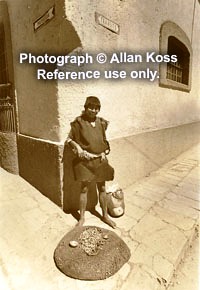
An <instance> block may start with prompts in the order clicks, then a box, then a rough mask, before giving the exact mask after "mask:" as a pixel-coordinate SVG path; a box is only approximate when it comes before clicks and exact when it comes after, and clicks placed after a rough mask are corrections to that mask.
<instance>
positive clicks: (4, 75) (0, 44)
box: [0, 25, 9, 99]
mask: <svg viewBox="0 0 200 290" xmlns="http://www.w3.org/2000/svg"><path fill="white" fill-rule="evenodd" d="M8 96H9V88H8V68H7V64H6V51H5V34H4V29H3V25H1V26H0V99H5V98H7V97H8Z"/></svg>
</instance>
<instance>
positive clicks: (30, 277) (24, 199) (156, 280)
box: [0, 146, 200, 290]
mask: <svg viewBox="0 0 200 290" xmlns="http://www.w3.org/2000/svg"><path fill="white" fill-rule="evenodd" d="M199 153H200V146H195V147H193V148H192V149H190V150H189V151H187V152H185V153H183V154H182V155H180V156H179V157H178V158H176V159H173V160H172V161H170V162H169V163H167V164H165V165H164V166H163V167H162V168H161V169H159V170H158V171H156V172H154V173H152V174H151V175H150V176H148V177H145V178H143V179H142V180H140V181H138V182H137V183H134V184H133V185H132V186H130V187H128V188H125V189H124V192H125V202H126V213H125V215H124V216H123V217H121V218H119V219H116V222H117V225H118V228H117V229H116V230H114V231H115V232H116V233H117V234H118V235H119V236H120V237H121V238H122V239H123V240H124V241H125V242H126V243H127V244H128V246H129V248H130V250H131V258H130V260H129V262H128V263H126V264H125V265H124V266H123V267H122V268H121V269H120V270H119V271H118V273H116V274H115V275H114V276H112V277H110V278H108V279H106V280H101V281H80V280H75V279H71V278H69V277H67V276H65V275H64V274H62V273H61V272H60V271H59V270H58V269H57V268H56V267H55V264H54V260H53V253H54V250H55V248H56V246H57V244H58V242H59V241H60V240H61V238H62V237H63V236H64V235H65V234H66V233H67V232H68V231H70V230H71V229H72V228H73V226H74V225H75V223H76V220H75V219H74V217H72V216H71V215H70V214H65V213H64V212H62V210H61V209H59V208H58V207H57V206H56V205H55V204H53V203H52V202H51V201H49V200H48V199H47V198H46V197H44V196H43V195H42V194H41V193H40V192H38V191H37V190H36V189H35V188H34V187H32V186H31V185H30V184H29V183H27V182H26V181H25V180H24V179H22V178H21V177H19V176H16V175H12V174H10V173H8V172H6V171H5V170H3V169H0V184H1V185H0V208H1V210H0V250H1V253H0V265H1V267H0V285H1V289H2V290H19V289H20V290H42V289H45V290H71V289H73V290H82V289H87V290H90V289H91V290H105V289H106V290H128V289H135V290H157V289H159V290H160V289H165V288H167V286H168V285H169V282H170V280H171V278H172V275H173V273H174V271H175V269H176V267H177V265H178V264H179V262H180V260H181V259H182V258H183V256H184V254H185V252H186V251H187V248H188V246H189V245H190V243H191V242H192V240H193V239H194V237H195V235H196V234H197V231H198V221H199V219H198V218H199V188H200V187H199V182H200V174H199V173H200V167H199V159H200V154H199ZM97 210H98V211H99V210H100V209H99V208H97ZM86 225H95V226H100V227H105V228H107V229H110V228H109V227H108V226H107V225H105V224H103V223H102V221H101V220H100V219H98V218H97V217H96V216H93V215H91V214H90V213H89V212H87V213H86Z"/></svg>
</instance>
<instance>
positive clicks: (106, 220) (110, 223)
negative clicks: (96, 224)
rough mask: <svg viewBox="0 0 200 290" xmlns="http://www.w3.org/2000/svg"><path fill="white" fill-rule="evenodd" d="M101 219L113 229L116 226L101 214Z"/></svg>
mask: <svg viewBox="0 0 200 290" xmlns="http://www.w3.org/2000/svg"><path fill="white" fill-rule="evenodd" d="M102 220H103V221H104V223H106V224H108V225H109V226H111V227H112V228H113V229H115V228H116V227H117V225H116V223H115V222H113V221H112V220H111V219H110V218H109V217H108V216H103V217H102Z"/></svg>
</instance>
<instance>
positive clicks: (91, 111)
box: [85, 105, 100, 118]
mask: <svg viewBox="0 0 200 290" xmlns="http://www.w3.org/2000/svg"><path fill="white" fill-rule="evenodd" d="M99 111H100V110H99V107H98V106H95V105H89V106H88V107H87V108H86V110H85V112H86V115H87V116H88V117H90V118H94V117H96V115H97V114H98V113H99Z"/></svg>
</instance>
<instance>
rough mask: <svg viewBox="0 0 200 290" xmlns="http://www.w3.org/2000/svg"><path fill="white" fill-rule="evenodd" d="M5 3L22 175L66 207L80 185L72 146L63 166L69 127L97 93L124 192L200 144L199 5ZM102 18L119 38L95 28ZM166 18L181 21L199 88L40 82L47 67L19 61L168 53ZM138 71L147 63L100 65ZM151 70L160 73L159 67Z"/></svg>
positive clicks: (87, 0) (176, 0)
mask: <svg viewBox="0 0 200 290" xmlns="http://www.w3.org/2000/svg"><path fill="white" fill-rule="evenodd" d="M6 2H7V4H8V10H9V14H10V21H11V33H12V45H13V59H14V74H15V89H16V98H17V102H18V115H19V132H18V153H19V172H20V175H22V176H23V177H24V178H25V179H27V180H28V181H29V182H30V183H31V184H33V185H34V186H36V187H37V188H38V189H39V190H40V191H41V192H42V193H44V194H45V195H46V196H48V197H49V198H50V199H52V200H53V201H54V202H56V203H57V204H58V205H59V206H64V208H65V209H68V208H70V206H69V205H68V204H66V203H67V201H69V199H68V195H70V191H72V190H75V188H78V185H74V184H71V183H70V182H69V180H68V179H67V177H66V176H67V174H68V173H67V172H68V170H70V168H69V167H70V166H71V165H70V164H71V163H70V158H69V159H68V155H67V153H66V150H64V157H63V160H64V164H63V163H62V162H61V160H62V150H63V144H64V141H65V139H66V136H67V132H68V131H69V128H70V125H69V124H70V122H71V121H72V120H73V119H74V118H75V117H76V116H77V115H79V114H80V112H81V110H82V108H83V104H84V101H85V97H86V96H88V95H96V96H98V97H99V98H100V100H101V103H102V109H101V112H100V115H101V116H103V117H104V118H106V119H108V120H109V121H110V125H109V128H108V132H107V135H108V138H109V140H110V142H111V149H112V151H111V155H110V160H111V163H112V164H113V165H114V167H115V171H116V180H117V181H119V182H120V183H121V184H122V186H123V187H126V185H127V184H130V183H131V182H133V181H135V180H136V179H138V178H140V177H142V176H145V175H146V174H148V173H149V172H151V171H152V170H155V169H157V168H158V167H159V166H160V165H161V164H163V163H164V162H166V161H168V160H170V159H171V158H173V157H175V156H177V155H178V154H180V153H181V152H182V151H184V150H186V149H187V148H189V147H190V146H192V145H193V144H194V143H196V142H198V140H199V139H198V137H199V125H198V123H197V122H198V121H199V115H200V114H199V112H200V110H199V109H200V103H199V78H200V70H199V68H198V66H197V64H198V63H199V61H200V53H199V48H200V39H199V32H200V27H199V24H198V22H197V20H198V19H199V16H200V5H199V3H198V2H197V1H196V0H193V1H188V2H187V1H184V0H173V1H165V0H160V1H156V2H155V3H154V4H152V3H151V1H148V0H144V1H142V3H141V1H139V0H135V1H132V0H127V1H120V0H117V1H111V0H109V1H106V0H102V1H97V0H93V1H91V0H84V1H76V0H70V1H69V0H47V1H39V0H23V1H22V0H7V1H6ZM194 4H195V5H194ZM54 5H55V17H54V18H53V19H52V20H51V21H49V22H48V23H47V24H46V25H44V26H42V27H41V28H40V29H38V30H37V31H34V29H33V24H34V22H35V21H36V20H37V19H38V18H39V17H40V16H42V15H43V14H44V13H45V12H46V11H47V10H48V9H49V8H50V7H52V6H54ZM194 7H195V10H194ZM95 12H97V13H100V14H102V15H103V16H105V17H107V18H108V19H110V20H111V21H114V22H115V23H117V24H118V25H119V26H120V33H119V34H115V33H113V32H111V31H110V30H108V29H106V28H104V27H102V26H100V25H99V24H98V23H96V21H95ZM165 21H172V22H174V23H176V24H177V25H178V26H179V27H180V28H181V29H182V30H183V31H184V32H185V33H186V35H187V37H188V39H189V40H190V42H191V45H192V49H193V55H192V86H191V91H190V92H183V91H178V90H172V89H166V88H163V87H160V86H159V80H158V79H156V80H155V81H154V82H150V81H147V80H120V81H119V80H113V81H112V80H104V79H100V80H96V81H94V80H93V81H83V82H82V81H52V80H51V81H48V80H47V81H39V80H37V79H36V69H37V68H38V66H36V65H31V64H19V54H20V53H21V52H28V53H29V52H30V53H33V54H35V55H42V54H45V53H48V54H53V55H55V54H58V55H65V54H68V53H72V54H73V53H80V54H81V53H82V52H83V53H85V52H88V53H94V54H95V53H98V52H105V53H107V54H109V53H112V52H115V51H127V52H130V53H140V54H142V53H145V52H146V51H150V52H151V51H155V52H157V53H159V43H160V42H159V40H160V28H161V25H162V24H163V23H164V22H165ZM42 67H44V68H46V69H48V68H49V67H48V66H42ZM130 67H131V68H132V69H133V70H135V69H137V68H138V67H139V64H136V63H133V64H132V65H131V66H130V65H129V66H128V67H127V66H119V65H117V66H113V65H112V66H111V65H106V66H105V67H103V66H101V69H104V68H105V69H118V70H119V69H122V68H123V69H130ZM144 67H146V64H144ZM152 67H153V68H154V69H158V70H159V65H158V64H155V65H153V66H152ZM49 69H52V67H50V68H49ZM64 69H68V67H67V66H66V67H64ZM70 69H72V68H70ZM74 69H75V70H76V68H74ZM84 69H87V67H84ZM143 149H144V150H143ZM127 152H128V153H129V154H130V156H131V158H129V155H127V154H128V153H127ZM125 156H126V157H125ZM123 173H125V175H124V176H123ZM50 181H51V182H50ZM63 184H64V185H63ZM66 188H67V190H66Z"/></svg>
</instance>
